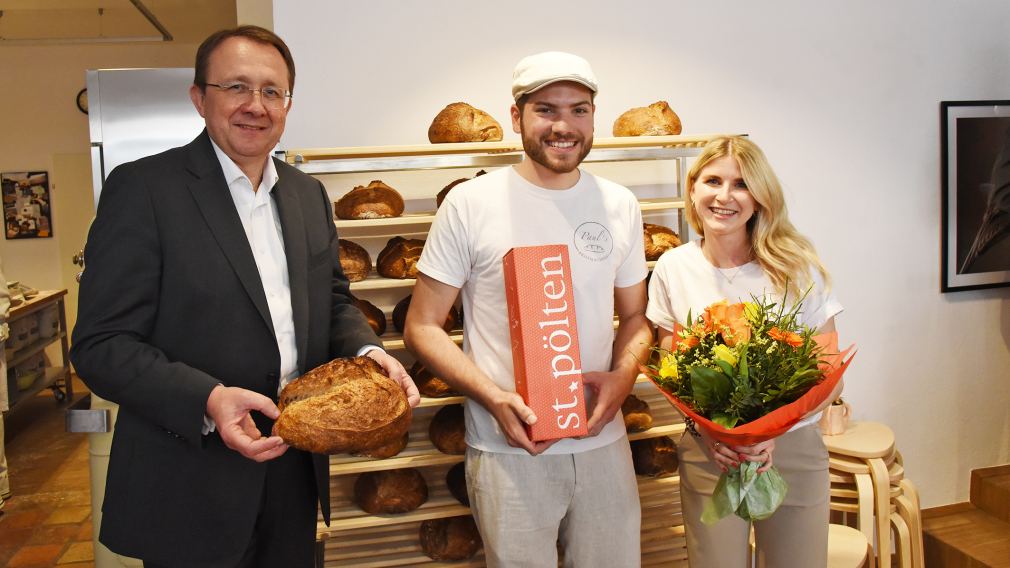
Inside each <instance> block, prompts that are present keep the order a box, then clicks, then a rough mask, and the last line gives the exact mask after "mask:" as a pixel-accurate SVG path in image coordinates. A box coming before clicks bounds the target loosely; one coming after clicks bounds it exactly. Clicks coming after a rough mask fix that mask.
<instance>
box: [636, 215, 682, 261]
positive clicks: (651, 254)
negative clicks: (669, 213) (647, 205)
mask: <svg viewBox="0 0 1010 568" xmlns="http://www.w3.org/2000/svg"><path fill="white" fill-rule="evenodd" d="M642 225H643V227H642V235H643V238H644V239H645V260H659V257H660V256H663V253H664V252H666V251H668V250H670V249H672V248H676V247H679V246H680V245H681V242H680V237H678V236H677V233H675V232H674V231H673V229H671V228H669V227H664V226H662V225H653V224H652V223H642Z"/></svg>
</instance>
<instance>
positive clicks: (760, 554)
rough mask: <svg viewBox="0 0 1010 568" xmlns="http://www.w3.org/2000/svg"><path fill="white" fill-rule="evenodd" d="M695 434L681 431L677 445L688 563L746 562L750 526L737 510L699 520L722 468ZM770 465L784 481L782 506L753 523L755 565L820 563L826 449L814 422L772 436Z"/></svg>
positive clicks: (776, 567) (723, 566) (725, 566)
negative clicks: (712, 519)
mask: <svg viewBox="0 0 1010 568" xmlns="http://www.w3.org/2000/svg"><path fill="white" fill-rule="evenodd" d="M699 442H700V440H699V439H698V438H695V437H693V436H691V434H690V433H688V432H685V433H684V435H683V437H682V438H681V441H680V444H678V447H677V453H678V455H679V457H680V496H681V504H682V508H683V513H684V525H685V527H686V531H687V554H688V559H689V564H690V566H691V568H707V567H711V568H738V567H739V568H743V567H744V566H747V554H748V553H749V545H748V540H749V533H750V526H749V524H748V523H746V522H744V521H743V520H742V519H740V518H739V517H736V516H733V515H731V516H729V517H726V518H724V519H722V520H720V521H719V522H717V523H716V524H714V525H712V526H708V525H705V524H704V523H702V522H701V512H702V510H703V508H704V506H705V501H706V500H707V499H708V497H709V496H711V495H712V490H713V489H714V488H715V484H716V482H717V481H718V479H719V476H720V475H721V473H722V472H720V471H719V468H718V466H717V465H716V464H715V462H714V461H712V460H711V457H710V455H709V453H708V448H707V447H703V446H702V444H700V443H699ZM774 457H775V467H776V468H778V470H779V473H781V474H782V477H783V478H785V480H786V482H787V483H788V484H789V492H788V493H786V498H785V501H784V502H783V503H782V506H781V507H779V509H778V510H777V511H776V512H775V514H773V515H772V516H771V517H769V518H768V519H765V520H763V521H757V522H755V523H754V538H755V543H756V552H757V566H758V567H759V568H763V567H767V568H794V567H803V568H807V567H810V568H819V567H822V566H826V565H827V556H828V514H829V511H828V497H829V495H828V492H829V490H830V482H829V479H828V451H827V449H826V448H825V447H824V442H823V440H821V432H820V430H819V429H818V427H817V424H811V425H809V426H804V427H802V428H800V429H799V430H795V431H793V432H787V433H785V434H783V435H782V436H780V437H778V438H777V439H776V440H775V451H774Z"/></svg>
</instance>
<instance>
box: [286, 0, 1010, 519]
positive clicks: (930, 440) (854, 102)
mask: <svg viewBox="0 0 1010 568" xmlns="http://www.w3.org/2000/svg"><path fill="white" fill-rule="evenodd" d="M628 5H629V6H630V7H628V8H619V7H618V6H619V4H618V3H616V2H607V1H602V0H587V1H583V2H578V3H575V2H571V3H569V2H554V3H545V2H540V1H529V0H514V1H512V2H507V3H505V2H501V3H499V2H493V3H492V2H472V1H462V0H458V1H451V0H441V1H438V0H428V1H426V2H406V1H395V0H373V1H372V2H367V3H366V2H356V3H353V4H352V3H344V2H339V3H337V2H327V1H326V0H274V29H275V30H276V31H277V32H278V33H279V34H280V35H281V36H282V37H284V38H285V39H286V40H287V41H288V42H289V44H290V46H291V48H292V50H293V52H294V56H295V60H296V62H297V64H298V79H297V88H296V92H295V99H294V107H293V109H292V113H291V116H290V118H289V120H288V130H287V134H286V135H285V137H284V140H283V141H282V146H283V147H286V148H296V147H312V146H359V145H372V144H409V143H423V142H426V133H427V128H428V125H429V123H430V121H431V118H432V117H433V116H434V115H435V113H437V112H438V111H439V110H440V109H441V108H442V107H443V106H444V105H445V104H447V103H450V102H453V101H457V100H465V101H467V102H469V103H471V104H473V105H474V106H477V107H479V108H482V109H484V110H487V111H488V112H490V113H491V114H492V115H494V116H495V117H496V118H497V119H498V120H499V122H501V123H502V124H503V126H505V127H506V130H507V131H508V130H509V128H508V122H507V119H508V112H507V109H508V106H509V104H510V103H511V100H510V97H509V85H510V79H511V72H512V68H513V66H514V65H515V63H516V62H517V61H518V60H519V59H520V58H521V57H522V56H524V55H527V54H530V53H534V52H537V51H542V50H548V49H560V50H565V51H571V52H574V53H578V54H580V55H583V56H584V57H586V58H587V59H589V61H590V62H591V63H592V64H593V66H594V68H595V71H596V73H597V75H598V77H599V79H600V83H601V90H600V95H599V97H598V98H597V104H598V109H597V129H598V135H601V136H605V135H609V132H610V125H611V124H612V123H613V120H614V118H616V117H617V115H619V114H620V113H621V112H623V111H624V110H626V109H627V108H629V107H632V106H642V105H645V104H648V103H651V102H654V101H656V100H658V99H665V100H667V101H669V103H670V104H671V106H672V107H673V108H674V109H675V110H676V111H677V113H678V114H679V115H680V117H681V119H682V120H683V122H684V133H685V134H692V133H694V134H698V133H712V132H745V133H748V134H750V135H751V136H752V138H753V139H754V140H755V141H756V142H758V143H759V144H760V145H761V146H762V147H763V148H764V149H765V151H766V152H767V154H768V156H769V158H770V159H771V161H772V163H773V164H774V165H775V167H776V169H777V171H778V173H779V175H780V177H781V178H782V180H783V182H784V184H785V186H786V190H787V198H788V201H789V204H790V208H791V212H792V216H793V219H794V221H795V222H796V224H797V225H798V226H799V227H800V229H801V230H802V231H803V232H805V233H806V234H807V235H809V236H810V237H811V238H812V239H813V241H814V242H815V244H816V245H817V247H818V249H819V252H820V253H821V255H822V257H823V260H824V261H825V262H826V264H827V265H828V267H829V268H830V269H831V270H832V273H833V276H834V279H835V286H836V290H837V292H838V294H839V296H840V298H841V300H842V301H843V303H844V304H845V305H846V307H847V309H846V311H845V313H844V314H843V315H842V316H841V317H840V319H839V322H838V324H839V328H840V329H841V332H842V334H843V339H848V340H850V341H855V342H856V343H858V345H859V354H858V356H857V359H856V362H855V363H854V365H853V367H852V368H851V370H850V371H849V372H848V375H847V377H846V385H847V387H846V393H845V394H846V397H847V399H848V400H849V401H850V402H851V403H852V404H853V406H854V408H855V413H856V417H857V418H858V419H866V420H877V421H881V422H885V423H887V424H889V425H890V426H891V427H892V428H893V429H894V431H895V433H896V435H897V440H898V447H899V449H900V450H901V452H902V454H903V455H904V457H905V465H906V471H907V474H908V476H909V477H910V478H911V479H912V480H914V481H915V482H916V483H917V484H918V485H919V486H920V488H921V492H922V496H923V504H924V505H925V506H927V507H928V506H935V505H940V504H946V503H951V502H956V501H964V500H967V498H968V483H969V473H970V471H971V469H973V468H977V467H982V466H988V465H993V464H999V463H1007V462H1010V414H1008V410H1007V409H1008V408H1010V348H1008V346H1010V289H1006V288H1004V289H999V290H989V291H980V292H961V293H956V294H948V295H941V294H940V293H939V244H938V239H939V236H940V229H939V223H940V210H939V203H940V179H939V171H940V164H939V154H940V141H939V101H941V100H960V99H969V100H970V99H1010V34H1007V33H1006V30H1007V29H1010V7H1008V5H1007V4H1006V2H1005V0H978V1H974V2H965V1H947V2H941V1H936V0H934V1H928V2H923V1H914V0H896V1H893V2H870V1H865V0H854V1H850V2H839V3H820V2H806V1H801V0H788V1H780V2H773V3H769V2H751V1H749V0H735V1H733V0H729V1H722V2H694V3H688V2H669V1H659V0H655V1H640V2H634V3H628ZM506 137H507V138H516V135H514V134H511V133H510V132H507V133H506Z"/></svg>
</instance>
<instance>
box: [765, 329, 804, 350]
mask: <svg viewBox="0 0 1010 568" xmlns="http://www.w3.org/2000/svg"><path fill="white" fill-rule="evenodd" d="M768 337H771V338H772V339H774V340H775V341H781V342H782V343H785V344H787V345H790V346H792V347H799V346H800V345H803V337H801V336H800V334H798V333H793V332H791V331H782V330H781V329H779V328H777V327H773V328H771V329H769V330H768Z"/></svg>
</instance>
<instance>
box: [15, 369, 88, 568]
mask: <svg viewBox="0 0 1010 568" xmlns="http://www.w3.org/2000/svg"><path fill="white" fill-rule="evenodd" d="M85 394H87V389H86V388H85V387H84V385H83V384H82V383H80V381H77V380H75V382H74V399H75V400H76V399H79V398H80V397H82V396H84V395H85ZM68 404H69V401H68V402H64V403H62V404H57V403H56V401H55V399H54V398H53V396H52V392H51V391H48V390H47V391H44V392H42V393H40V394H39V395H38V396H36V397H34V398H33V399H31V400H27V401H22V402H20V403H19V404H18V406H17V407H16V408H15V409H14V411H13V412H11V413H10V414H8V415H7V417H6V418H5V426H6V434H7V462H8V465H9V467H10V475H11V490H12V493H13V495H12V496H11V497H10V499H8V500H7V504H6V505H5V506H4V508H3V509H2V510H0V566H7V567H8V568H29V567H33V568H34V567H51V566H59V567H61V568H64V567H65V568H72V567H73V568H76V567H85V566H89V567H93V566H94V565H95V563H94V550H93V547H92V544H91V534H92V533H91V490H90V480H89V473H88V439H87V435H85V434H69V433H67V432H66V430H65V421H64V411H65V409H66V407H67V406H68Z"/></svg>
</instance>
